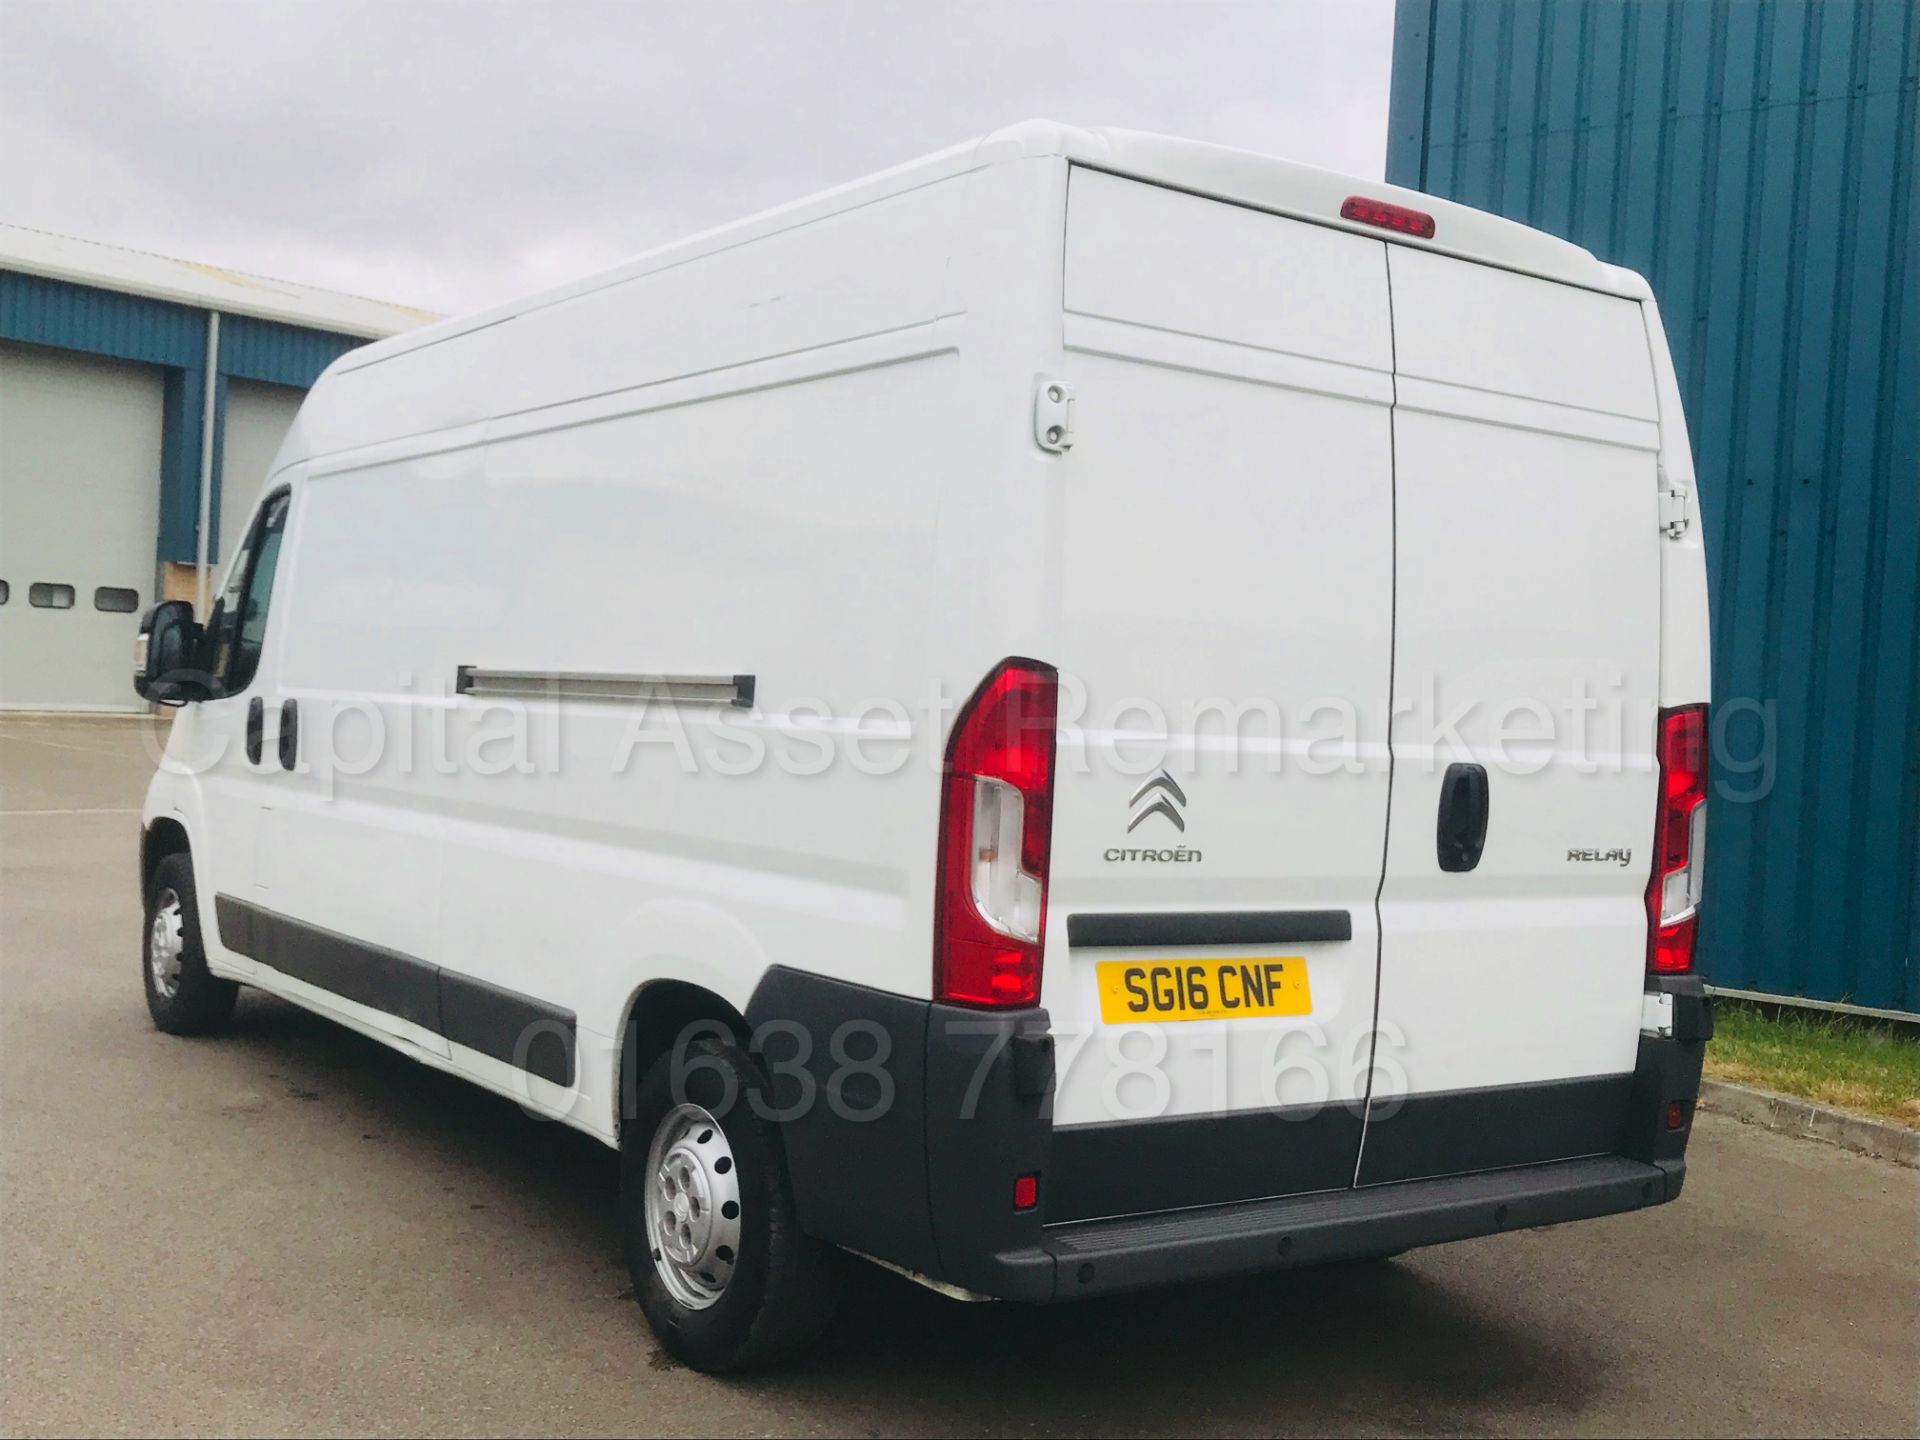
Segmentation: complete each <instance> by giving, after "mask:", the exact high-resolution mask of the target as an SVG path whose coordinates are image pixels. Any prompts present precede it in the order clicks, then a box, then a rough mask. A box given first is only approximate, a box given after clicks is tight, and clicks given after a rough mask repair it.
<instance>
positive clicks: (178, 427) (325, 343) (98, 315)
mask: <svg viewBox="0 0 1920 1440" xmlns="http://www.w3.org/2000/svg"><path fill="white" fill-rule="evenodd" d="M220 330H221V339H220V374H219V376H218V377H217V387H218V390H219V392H221V393H222V394H223V393H224V391H225V387H226V382H227V380H228V379H229V378H233V379H240V380H264V381H268V382H270V383H272V384H275V385H294V386H298V387H299V388H301V389H303V390H305V389H309V388H311V387H312V385H313V382H314V381H315V380H317V379H319V378H320V372H321V371H322V370H324V369H326V368H327V366H328V365H330V364H332V363H333V361H334V360H335V359H337V358H338V357H340V356H342V355H344V354H346V353H347V351H349V350H352V349H354V348H356V347H357V346H360V345H364V344H366V343H367V342H366V341H365V340H359V339H355V338H354V337H352V336H348V335H335V334H332V333H330V332H328V331H324V330H308V329H303V328H301V327H299V326H295V325H285V324H281V323H279V322H277V321H272V320H256V319H253V318H251V317H249V316H245V315H230V316H227V317H225V318H224V319H223V320H222V322H221V327H220ZM0 339H5V340H21V341H25V342H27V343H29V344H35V345H52V346H57V347H59V348H61V349H66V350H78V351H83V352H85V353H87V354H91V355H107V356H111V357H113V358H114V359H118V360H139V361H143V362H145V363H147V364H150V365H160V366H164V367H165V368H166V380H165V411H164V429H163V432H162V438H161V451H162V453H161V455H160V457H159V464H160V531H159V558H160V559H161V560H173V561H182V562H187V561H191V560H192V559H193V558H194V551H195V533H194V532H195V531H196V529H197V528H198V527H199V523H200V520H199V511H200V412H201V405H202V404H203V397H204V393H205V392H204V388H203V387H204V386H205V384H206V375H205V369H206V354H207V351H206V345H207V312H206V311H205V310H201V309H198V308H197V307H194V306H191V305H177V304H174V303H173V302H172V301H168V300H151V299H147V298H145V297H143V296H138V295H123V294H120V293H119V292H118V291H113V290H99V289H95V288H93V287H92V286H88V285H75V284H71V283H69V282H67V281H64V280H48V279H45V278H44V277H42V276H38V275H22V274H20V273H18V272H16V271H12V270H0ZM224 433H225V432H224V430H216V435H222V434H224ZM220 482H221V468H220V455H219V449H218V441H216V448H215V452H214V480H213V491H214V493H213V515H214V526H215V533H214V534H213V535H212V536H211V537H209V549H210V553H212V554H213V555H215V556H218V555H219V554H220V537H219V534H218V526H219V516H220Z"/></svg>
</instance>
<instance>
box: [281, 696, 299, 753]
mask: <svg viewBox="0 0 1920 1440" xmlns="http://www.w3.org/2000/svg"><path fill="white" fill-rule="evenodd" d="M299 759H300V706H299V704H298V702H296V701H293V700H282V701H281V702H280V768H281V769H282V770H291V769H293V767H294V765H295V764H296V763H297V762H298V761H299Z"/></svg>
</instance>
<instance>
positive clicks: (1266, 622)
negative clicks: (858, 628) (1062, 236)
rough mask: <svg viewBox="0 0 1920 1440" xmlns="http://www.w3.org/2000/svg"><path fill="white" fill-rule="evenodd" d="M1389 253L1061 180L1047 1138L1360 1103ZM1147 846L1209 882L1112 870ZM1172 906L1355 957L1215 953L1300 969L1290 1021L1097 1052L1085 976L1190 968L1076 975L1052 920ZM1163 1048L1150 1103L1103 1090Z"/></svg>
mask: <svg viewBox="0 0 1920 1440" xmlns="http://www.w3.org/2000/svg"><path fill="white" fill-rule="evenodd" d="M1386 249H1387V247H1386V245H1385V244H1384V243H1382V242H1381V241H1379V240H1372V239H1365V238H1362V237H1360V236H1356V235H1348V234H1345V233H1343V232H1341V231H1338V230H1331V229H1326V228H1319V227H1314V226H1310V225H1303V224H1301V223H1299V222H1298V221H1294V220H1287V219H1283V218H1280V217H1278V216H1274V215H1263V214H1260V213H1258V212H1256V211H1253V210H1244V209H1237V208H1233V207H1229V206H1223V205H1221V204H1219V203H1218V202H1217V201H1212V200H1203V199H1200V198H1198V197H1197V196H1192V195H1185V194H1180V193H1177V192H1174V191H1171V190H1166V189H1161V188H1158V187H1153V186H1147V185H1141V184H1139V183H1137V182H1135V181H1131V180H1121V179H1117V178H1115V177H1113V176H1109V175H1103V174H1099V173H1096V172H1093V171H1084V170H1076V171H1075V172H1074V174H1073V178H1072V182H1071V185H1070V188H1069V192H1068V215H1067V250H1066V270H1065V275H1066V282H1065V283H1066V294H1065V306H1066V315H1065V321H1066V329H1065V338H1066V343H1067V349H1068V355H1067V364H1066V369H1065V372H1064V373H1065V375H1066V376H1067V378H1068V379H1070V380H1071V381H1072V382H1073V384H1074V390H1075V397H1076V398H1075V409H1076V425H1077V427H1078V431H1079V438H1078V440H1077V442H1076V445H1075V448H1074V451H1073V456H1072V459H1071V462H1070V463H1069V464H1068V465H1067V466H1065V467H1064V468H1063V471H1062V473H1061V474H1060V475H1059V477H1058V480H1057V482H1056V483H1057V486H1058V489H1059V491H1060V494H1061V497H1062V499H1063V501H1064V515H1063V516H1062V529H1061V536H1060V541H1059V544H1060V551H1059V554H1060V559H1059V562H1058V563H1059V566H1060V571H1059V579H1058V581H1057V584H1058V587H1059V591H1060V595H1061V601H1060V604H1061V625H1060V640H1059V649H1058V654H1059V655H1060V656H1061V657H1062V670H1063V674H1065V675H1068V676H1071V677H1072V678H1073V679H1074V680H1075V681H1077V682H1078V683H1079V687H1080V689H1081V691H1082V693H1083V695H1084V701H1085V704H1084V710H1083V713H1084V715H1085V719H1084V720H1083V721H1082V722H1081V723H1080V724H1079V725H1076V726H1073V727H1072V728H1069V729H1068V730H1066V731H1065V732H1063V735H1062V737H1061V747H1060V756H1059V766H1060V778H1059V780H1058V781H1057V782H1056V796H1055V804H1054V822H1053V886H1052V897H1051V901H1050V909H1049V915H1050V917H1051V925H1050V927H1049V928H1050V932H1051V933H1050V934H1049V936H1048V955H1049V961H1048V966H1047V971H1046V977H1045V987H1044V992H1043V994H1042V997H1041V998H1042V1001H1043V1003H1044V1004H1045V1005H1046V1006H1047V1009H1048V1012H1049V1014H1050V1015H1051V1016H1052V1017H1053V1020H1054V1024H1055V1026H1056V1028H1057V1029H1058V1030H1060V1031H1061V1032H1062V1034H1063V1035H1065V1036H1066V1037H1067V1038H1066V1039H1065V1040H1063V1042H1062V1045H1061V1055H1062V1057H1063V1060H1066V1062H1067V1063H1064V1064H1063V1065H1062V1067H1061V1070H1060V1083H1059V1090H1058V1094H1057V1095H1056V1098H1055V1101H1054V1118H1055V1121H1056V1123H1059V1124H1067V1125H1070V1124H1076V1123H1098V1122H1102V1121H1108V1120H1113V1119H1119V1118H1125V1117H1127V1116H1131V1115H1142V1116H1149V1115H1163V1116H1174V1115H1183V1114H1196V1113H1206V1112H1211V1111H1219V1110H1238V1109H1247V1108H1252V1107H1257V1106H1262V1105H1268V1106H1270V1105H1275V1104H1287V1105H1293V1104H1306V1103H1315V1102H1320V1101H1336V1102H1337V1101H1349V1100H1354V1099H1356V1098H1359V1097H1364V1095H1365V1093H1366V1068H1367V1067H1366V1058H1367V1050H1368V1039H1367V1036H1368V1032H1369V1030H1370V1028H1371V1025H1372V1020H1373V1005H1374V969H1375V960H1376V956H1377V952H1378V932H1377V930H1376V928H1375V926H1374V923H1373V896H1374V891H1375V890H1376V889H1377V888H1378V887H1379V883H1380V852H1381V847H1382V844H1383V843H1384V841H1385V837H1386V809H1387V765H1386V748H1385V745H1384V744H1381V743H1373V744H1368V743H1366V737H1367V736H1372V737H1375V740H1376V742H1377V741H1379V740H1383V739H1384V736H1385V733H1386V705H1387V692H1388V676H1389V662H1390V658H1391V650H1392V625H1393V609H1392V606H1393V458H1392V449H1391V435H1390V420H1391V414H1392V411H1391V409H1390V405H1391V401H1392V398H1393V374H1392V367H1393V334H1392V322H1391V317H1390V315H1389V313H1388V308H1387V265H1386ZM1333 699H1340V700H1344V701H1347V702H1349V703H1351V704H1352V705H1353V706H1354V707H1355V710H1356V720H1357V722H1358V723H1357V726H1356V729H1355V732H1354V734H1353V735H1352V736H1351V737H1349V738H1348V739H1347V740H1345V741H1335V742H1334V743H1329V744H1325V745H1322V746H1321V747H1320V750H1321V752H1322V754H1321V759H1322V761H1323V763H1324V766H1325V768H1326V771H1327V772H1329V773H1314V769H1315V767H1313V766H1310V765H1309V764H1308V763H1307V761H1308V757H1307V755H1306V753H1305V745H1306V737H1307V736H1309V735H1311V734H1312V733H1313V730H1312V726H1311V723H1310V722H1311V720H1312V713H1313V712H1312V707H1313V706H1314V705H1315V704H1316V703H1318V702H1321V701H1325V700H1333ZM1124 702H1135V703H1137V704H1139V705H1142V706H1149V707H1153V708H1152V709H1151V710H1149V709H1146V708H1136V709H1129V710H1125V711H1122V710H1121V709H1120V706H1121V705H1122V704H1123V703H1124ZM1193 702H1202V704H1204V705H1206V706H1207V708H1206V709H1204V710H1202V709H1201V708H1200V707H1198V706H1195V705H1194V704H1193ZM1215 705H1217V706H1219V707H1223V708H1213V707H1214V706H1215ZM1230 714H1231V715H1240V714H1245V715H1246V716H1247V719H1246V721H1245V723H1244V724H1236V725H1229V723H1228V721H1227V718H1226V717H1227V716H1228V715H1230ZM1276 722H1277V723H1276ZM1235 731H1237V732H1239V733H1241V734H1242V735H1243V736H1244V737H1245V738H1244V743H1243V744H1241V745H1240V746H1239V747H1238V750H1237V752H1236V750H1235V749H1232V748H1229V747H1228V746H1227V745H1226V743H1225V741H1226V737H1227V736H1228V735H1229V734H1231V733H1234V732H1235ZM1141 737H1152V738H1151V739H1149V740H1148V741H1147V743H1146V744H1145V745H1142V744H1141V743H1140V738H1141ZM1163 749H1164V756H1163V759H1164V763H1165V767H1166V769H1167V771H1168V772H1169V773H1170V774H1171V775H1172V776H1174V778H1175V779H1176V780H1177V782H1178V783H1179V785H1180V786H1181V789H1182V790H1183V792H1184V793H1185V795H1186V797H1187V804H1186V806H1185V807H1184V816H1185V820H1186V825H1187V828H1186V829H1185V830H1184V831H1178V830H1176V829H1175V828H1174V827H1173V825H1172V823H1171V822H1170V821H1169V820H1167V819H1166V818H1165V817H1163V816H1155V817H1153V818H1152V819H1150V820H1148V821H1147V822H1145V823H1143V825H1142V826H1141V828H1139V829H1137V830H1134V831H1133V832H1132V833H1131V834H1129V832H1128V829H1127V827H1128V824H1129V822H1130V821H1131V820H1132V818H1133V812H1132V811H1131V810H1130V808H1129V806H1128V803H1127V802H1128V800H1129V798H1130V796H1131V795H1132V794H1133V793H1134V791H1135V790H1136V788H1137V787H1138V785H1139V784H1140V782H1141V781H1142V780H1144V779H1146V778H1147V777H1148V776H1150V775H1151V774H1153V773H1154V771H1155V770H1156V769H1157V768H1159V766H1158V764H1157V763H1154V762H1152V761H1151V760H1149V759H1148V758H1147V757H1149V756H1151V755H1154V754H1158V753H1160V752H1162V750H1163ZM1135 757H1139V758H1138V759H1137V760H1136V758H1135ZM1130 761H1132V762H1133V768H1132V770H1131V772H1130V770H1129V768H1128V767H1129V762H1130ZM1142 846H1152V847H1169V846H1190V847H1193V848H1195V849H1198V850H1200V851H1201V852H1202V854H1203V856H1204V859H1203V861H1202V862H1201V863H1200V864H1197V865H1195V864H1187V865H1182V864H1177V863H1175V864H1164V863H1160V862H1157V861H1155V862H1145V863H1141V862H1132V863H1128V862H1121V863H1118V864H1116V863H1112V862H1110V861H1108V860H1107V859H1105V856H1106V855H1107V853H1108V851H1109V850H1110V849H1112V848H1115V847H1121V848H1125V847H1136V848H1137V847H1142ZM1182 908H1187V909H1192V908H1208V909H1223V910H1224V909H1249V910H1258V909H1269V910H1282V909H1290V908H1300V909H1345V910H1348V911H1350V912H1351V913H1352V915H1353V919H1354V927H1353V939H1352V940H1350V941H1347V942H1345V943H1341V944H1318V945H1311V946H1305V947H1296V946H1271V945H1269V946H1251V947H1247V946H1243V947H1239V948H1238V949H1237V950H1236V951H1235V953H1236V954H1244V955H1246V956H1248V957H1249V958H1268V959H1271V958H1276V957H1279V956H1283V955H1287V954H1300V953H1302V951H1303V950H1304V952H1305V954H1306V956H1307V965H1308V973H1309V983H1310V985H1311V989H1312V995H1313V1002H1314V1007H1313V1011H1312V1013H1311V1014H1309V1015H1304V1016H1300V1017H1298V1018H1289V1019H1273V1020H1234V1021H1224V1020H1208V1021H1194V1022H1189V1023H1185V1024H1181V1025H1172V1026H1165V1027H1138V1028H1140V1029H1141V1031H1142V1033H1140V1034H1138V1035H1134V1036H1129V1035H1128V1034H1127V1033H1126V1030H1125V1029H1124V1028H1120V1027H1115V1028H1109V1027H1105V1026H1102V1025H1101V1024H1100V1008H1099V1002H1098V998H1097V991H1096V989H1095V972H1094V966H1095V964H1096V963H1097V962H1098V961H1100V960H1116V959H1126V958H1134V959H1184V958H1204V957H1205V955H1206V953H1207V952H1206V951H1205V950H1195V951H1186V952H1173V953H1171V954H1167V953H1162V952H1157V951H1156V952H1149V953H1133V952H1126V951H1112V950H1103V951H1088V952H1083V953H1076V952H1073V951H1071V950H1069V948H1068V946H1067V936H1066V918H1065V917H1066V916H1067V915H1068V914H1069V913H1070V912H1073V911H1098V910H1161V909H1168V910H1179V909H1182ZM1160 1029H1163V1030H1164V1032H1165V1033H1164V1039H1165V1043H1166V1053H1165V1056H1164V1059H1163V1060H1162V1061H1161V1062H1160V1068H1161V1070H1162V1071H1163V1073H1164V1074H1165V1076H1166V1080H1167V1083H1166V1085H1165V1086H1164V1087H1160V1086H1158V1085H1155V1084H1153V1083H1150V1082H1149V1081H1148V1080H1147V1079H1146V1078H1144V1077H1139V1078H1134V1079H1130V1080H1127V1079H1123V1078H1122V1076H1123V1075H1124V1072H1125V1070H1126V1068H1127V1066H1126V1061H1127V1059H1128V1058H1132V1059H1139V1058H1140V1057H1143V1056H1146V1055H1148V1054H1150V1053H1152V1051H1154V1050H1156V1049H1158V1045H1159V1040H1158V1037H1157V1036H1156V1035H1155V1033H1154V1032H1155V1031H1156V1030H1160ZM1283 1060H1285V1061H1290V1062H1292V1063H1287V1064H1282V1063H1280V1062H1281V1061H1283Z"/></svg>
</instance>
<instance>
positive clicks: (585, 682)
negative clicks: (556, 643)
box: [453, 665, 754, 710]
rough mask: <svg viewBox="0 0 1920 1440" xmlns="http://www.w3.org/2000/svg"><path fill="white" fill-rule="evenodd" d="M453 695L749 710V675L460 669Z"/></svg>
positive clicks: (477, 666) (750, 700)
mask: <svg viewBox="0 0 1920 1440" xmlns="http://www.w3.org/2000/svg"><path fill="white" fill-rule="evenodd" d="M453 689H454V693H455V694H456V695H473V696H476V697H478V698H480V699H490V700H594V701H600V702H602V703H607V702H611V703H616V704H627V703H632V702H636V701H667V702H669V703H671V704H675V705H726V706H731V707H733V708H735V709H738V710H751V709H752V708H753V693H754V677H753V676H751V675H622V674H614V673H611V672H603V671H585V670H581V671H565V670H490V669H487V668H485V667H484V666H480V665H461V666H458V667H456V669H455V671H454V684H453Z"/></svg>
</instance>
